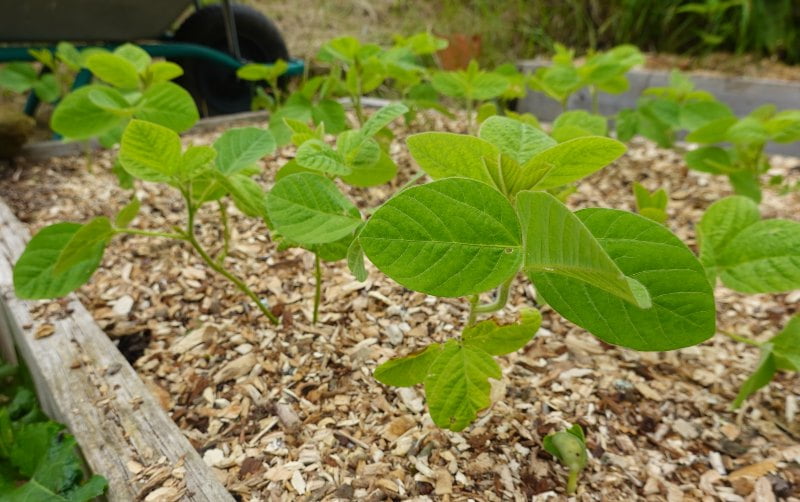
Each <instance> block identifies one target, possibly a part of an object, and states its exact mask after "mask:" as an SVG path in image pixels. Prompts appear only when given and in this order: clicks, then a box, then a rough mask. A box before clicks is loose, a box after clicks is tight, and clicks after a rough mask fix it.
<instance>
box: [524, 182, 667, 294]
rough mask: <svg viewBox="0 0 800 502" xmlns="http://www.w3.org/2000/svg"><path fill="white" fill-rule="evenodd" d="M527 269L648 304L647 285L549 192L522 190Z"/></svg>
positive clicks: (532, 273)
mask: <svg viewBox="0 0 800 502" xmlns="http://www.w3.org/2000/svg"><path fill="white" fill-rule="evenodd" d="M517 211H518V213H519V218H520V222H521V224H522V240H523V243H524V250H525V262H524V268H525V271H526V272H527V273H528V274H529V275H531V276H533V275H535V274H536V273H538V272H545V273H547V274H557V275H561V276H564V277H568V278H571V279H577V280H579V281H583V282H585V283H587V284H589V285H591V286H593V287H595V288H599V289H601V290H603V291H605V292H606V293H610V294H612V295H614V296H616V297H618V298H621V299H623V300H625V301H626V302H628V303H630V304H632V305H634V306H636V307H638V308H641V309H648V308H650V307H651V306H652V303H651V299H650V296H649V294H648V293H647V290H646V289H645V288H644V286H642V285H641V284H639V283H638V282H637V281H635V280H633V279H631V278H630V277H625V274H623V272H622V270H620V269H619V267H618V266H617V265H616V263H614V261H613V260H612V259H611V257H610V256H608V254H607V253H606V251H605V250H604V249H603V247H602V246H601V245H600V243H599V242H598V241H597V239H595V237H594V236H593V235H592V233H591V232H590V231H589V229H588V228H586V226H585V225H584V224H583V222H582V221H581V220H580V219H579V218H578V217H577V216H576V215H575V214H574V213H573V212H572V211H570V210H569V209H567V207H566V206H565V205H564V204H562V203H561V202H559V201H558V199H556V198H555V197H553V196H552V195H550V194H549V193H547V192H527V191H526V192H520V193H519V195H518V196H517Z"/></svg>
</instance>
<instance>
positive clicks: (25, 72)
mask: <svg viewBox="0 0 800 502" xmlns="http://www.w3.org/2000/svg"><path fill="white" fill-rule="evenodd" d="M36 79H37V76H36V68H34V67H33V65H32V64H30V63H8V64H7V65H5V66H4V67H3V68H0V89H8V90H9V91H12V92H16V93H20V94H21V93H23V92H27V91H28V89H30V88H31V87H33V84H34V82H36Z"/></svg>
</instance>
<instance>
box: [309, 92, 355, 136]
mask: <svg viewBox="0 0 800 502" xmlns="http://www.w3.org/2000/svg"><path fill="white" fill-rule="evenodd" d="M311 118H312V119H313V120H314V123H315V124H324V125H325V130H326V131H327V132H328V133H330V134H338V133H340V132H342V131H344V130H345V128H346V127H347V118H346V115H345V112H344V106H342V104H341V103H339V102H338V101H334V100H332V99H322V100H320V101H319V103H317V104H316V105H314V107H313V108H311Z"/></svg>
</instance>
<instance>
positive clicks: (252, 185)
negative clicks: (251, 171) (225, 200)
mask: <svg viewBox="0 0 800 502" xmlns="http://www.w3.org/2000/svg"><path fill="white" fill-rule="evenodd" d="M217 180H218V182H219V183H220V184H221V185H222V186H224V187H225V188H226V189H227V190H228V192H229V193H230V195H231V198H232V199H233V203H234V204H236V207H237V208H239V210H240V211H241V212H243V213H244V214H246V215H247V216H250V217H253V218H262V219H264V220H267V221H272V220H271V219H270V218H269V211H268V209H267V193H266V192H264V189H263V188H261V185H259V184H258V183H257V182H256V181H255V180H253V179H252V178H250V177H248V176H245V175H243V174H241V173H237V174H232V175H227V176H226V175H220V176H218V178H217Z"/></svg>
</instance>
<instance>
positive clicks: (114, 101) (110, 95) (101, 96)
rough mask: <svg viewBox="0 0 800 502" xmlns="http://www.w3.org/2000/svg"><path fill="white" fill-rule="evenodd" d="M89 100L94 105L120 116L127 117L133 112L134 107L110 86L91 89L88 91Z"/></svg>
mask: <svg viewBox="0 0 800 502" xmlns="http://www.w3.org/2000/svg"><path fill="white" fill-rule="evenodd" d="M89 101H91V102H92V104H93V105H95V106H96V107H98V108H101V109H103V110H105V111H108V112H112V113H114V114H115V115H119V116H120V117H129V116H131V115H132V114H133V112H134V108H133V107H131V104H130V103H128V101H127V100H126V99H125V97H124V96H123V95H122V94H120V93H119V92H116V91H114V90H113V89H111V88H106V89H104V90H100V89H95V90H93V91H92V92H90V93H89Z"/></svg>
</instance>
